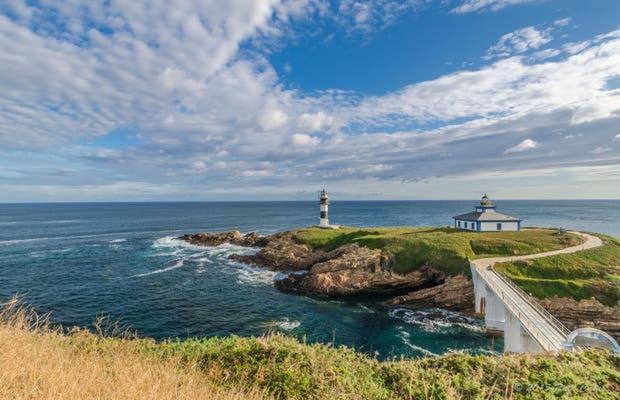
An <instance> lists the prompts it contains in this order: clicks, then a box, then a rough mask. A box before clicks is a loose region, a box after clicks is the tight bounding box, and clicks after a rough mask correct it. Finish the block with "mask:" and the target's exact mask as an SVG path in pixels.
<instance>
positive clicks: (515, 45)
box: [487, 26, 552, 58]
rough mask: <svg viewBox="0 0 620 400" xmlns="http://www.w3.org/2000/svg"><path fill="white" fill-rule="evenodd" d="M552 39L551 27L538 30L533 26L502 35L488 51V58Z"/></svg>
mask: <svg viewBox="0 0 620 400" xmlns="http://www.w3.org/2000/svg"><path fill="white" fill-rule="evenodd" d="M551 40H552V37H551V29H545V30H542V31H541V30H538V29H536V28H534V27H533V26H528V27H527V28H523V29H519V30H516V31H514V32H510V33H507V34H505V35H504V36H502V37H501V38H500V39H499V41H498V42H497V44H496V45H494V46H492V47H491V48H490V49H489V51H488V53H487V54H488V56H489V58H495V57H508V56H510V55H513V54H521V53H525V52H526V51H528V50H535V49H538V48H539V47H542V46H544V45H545V44H547V43H549V42H550V41H551Z"/></svg>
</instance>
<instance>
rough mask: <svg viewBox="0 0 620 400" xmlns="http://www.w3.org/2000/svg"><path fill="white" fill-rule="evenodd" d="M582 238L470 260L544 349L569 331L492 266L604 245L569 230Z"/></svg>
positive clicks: (558, 344) (558, 347)
mask: <svg viewBox="0 0 620 400" xmlns="http://www.w3.org/2000/svg"><path fill="white" fill-rule="evenodd" d="M570 233H574V234H576V235H579V236H582V237H583V238H585V242H584V243H582V244H580V245H578V246H572V247H567V248H564V249H561V250H554V251H547V252H544V253H536V254H528V255H523V256H510V257H492V258H481V259H479V260H474V261H472V265H473V266H474V267H475V268H476V272H477V273H478V275H479V276H480V277H481V278H482V279H483V280H484V281H485V282H486V284H487V286H488V287H489V288H490V289H491V290H492V291H493V292H494V293H495V294H496V295H497V297H498V298H500V299H502V302H503V303H504V306H505V307H506V309H507V310H508V311H510V313H511V314H512V315H514V316H516V317H517V318H518V319H519V321H520V322H521V324H522V325H523V327H524V328H525V330H527V331H528V333H529V334H530V335H531V336H532V337H533V338H534V339H536V341H537V342H538V343H539V344H540V345H541V346H542V348H543V349H544V350H545V351H558V350H561V349H562V345H563V343H564V341H565V340H566V336H567V335H568V333H569V331H568V329H566V327H564V325H562V323H561V322H560V321H558V320H557V319H555V318H554V317H553V316H552V315H551V314H549V312H547V311H546V310H545V309H544V308H543V307H542V306H541V305H540V304H538V302H536V301H535V300H533V299H532V298H531V297H530V296H529V295H528V294H527V293H525V292H524V291H523V290H521V289H520V288H519V287H518V286H517V285H516V284H515V283H513V282H512V281H510V280H509V279H507V278H505V277H504V276H502V275H501V274H499V273H498V272H496V271H494V270H493V269H492V268H490V267H492V266H493V265H494V264H496V263H500V262H512V261H519V260H532V259H536V258H543V257H549V256H555V255H558V254H569V253H575V252H577V251H582V250H587V249H592V248H595V247H599V246H602V245H603V241H602V240H601V239H600V238H598V237H597V236H594V235H590V234H587V233H582V232H570Z"/></svg>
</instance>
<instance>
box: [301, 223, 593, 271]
mask: <svg viewBox="0 0 620 400" xmlns="http://www.w3.org/2000/svg"><path fill="white" fill-rule="evenodd" d="M294 238H295V240H297V241H298V242H299V243H304V244H307V245H309V246H311V247H313V248H315V249H323V250H333V249H335V248H338V247H340V246H342V245H345V244H349V243H358V244H359V245H361V246H366V247H369V248H372V249H384V250H387V251H389V252H390V253H392V254H393V255H394V257H395V259H396V266H395V270H396V272H399V273H407V272H411V271H413V270H415V269H417V268H419V267H420V266H422V265H424V264H426V263H429V264H431V265H432V266H433V267H435V268H436V269H439V270H442V271H444V272H446V273H448V274H450V275H454V274H458V273H465V274H467V275H469V273H470V272H469V263H468V261H467V260H468V259H475V258H484V257H496V256H509V255H510V256H512V255H522V254H532V253H540V252H545V251H551V250H557V249H561V248H564V247H568V246H574V245H577V244H579V243H581V242H582V239H581V237H579V236H576V235H573V234H569V233H563V234H558V233H557V231H555V230H550V229H535V230H522V231H519V232H467V231H461V230H457V229H453V228H413V227H398V228H348V227H342V228H340V229H336V230H332V229H319V228H307V229H300V230H297V231H295V233H294Z"/></svg>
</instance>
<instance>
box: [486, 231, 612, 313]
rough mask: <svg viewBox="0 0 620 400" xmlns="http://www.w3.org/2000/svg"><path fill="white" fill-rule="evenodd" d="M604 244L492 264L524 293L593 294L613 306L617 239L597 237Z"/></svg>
mask: <svg viewBox="0 0 620 400" xmlns="http://www.w3.org/2000/svg"><path fill="white" fill-rule="evenodd" d="M601 237H602V238H603V241H604V243H605V244H604V246H602V247H599V248H595V249H591V250H586V251H581V252H577V253H573V254H562V255H558V256H554V257H546V258H540V259H536V260H529V261H522V262H515V263H505V264H499V265H496V267H495V268H496V269H497V270H499V271H501V272H503V273H504V274H506V275H507V276H508V277H509V278H510V279H512V280H513V281H515V282H516V283H517V284H518V285H519V286H521V288H523V289H524V290H525V291H527V292H528V293H531V294H532V295H534V296H536V297H538V298H541V299H544V298H548V297H553V296H555V295H557V296H560V297H572V298H574V299H576V300H581V299H586V298H590V297H595V298H596V299H597V300H599V301H600V302H601V303H603V304H606V305H609V306H614V305H617V304H618V301H619V300H620V240H618V239H614V238H611V237H608V236H607V237H606V236H601Z"/></svg>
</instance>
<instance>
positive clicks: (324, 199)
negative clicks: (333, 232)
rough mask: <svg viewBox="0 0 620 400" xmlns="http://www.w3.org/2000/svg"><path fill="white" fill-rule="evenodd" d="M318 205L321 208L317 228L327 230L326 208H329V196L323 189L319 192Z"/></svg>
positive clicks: (327, 217)
mask: <svg viewBox="0 0 620 400" xmlns="http://www.w3.org/2000/svg"><path fill="white" fill-rule="evenodd" d="M319 203H320V208H321V217H320V219H319V226H323V227H326V228H328V227H329V226H330V225H329V216H328V213H327V212H328V208H329V196H328V195H327V192H326V191H325V189H323V190H321V193H320V194H319Z"/></svg>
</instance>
